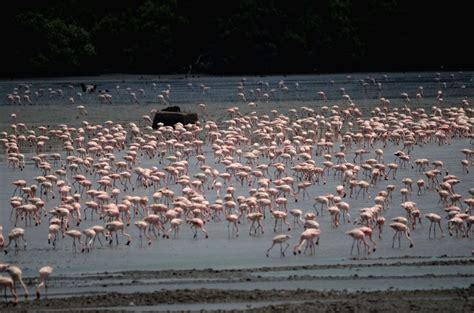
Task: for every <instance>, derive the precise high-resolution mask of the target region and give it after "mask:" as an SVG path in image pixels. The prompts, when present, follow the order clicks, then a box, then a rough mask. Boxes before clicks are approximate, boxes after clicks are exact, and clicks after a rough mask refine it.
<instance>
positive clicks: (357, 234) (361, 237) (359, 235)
mask: <svg viewBox="0 0 474 313" xmlns="http://www.w3.org/2000/svg"><path fill="white" fill-rule="evenodd" d="M346 234H347V235H349V236H351V237H352V238H353V239H354V241H353V242H352V248H351V255H352V252H353V250H354V245H356V243H357V254H360V247H359V246H360V243H361V242H362V243H363V244H364V246H365V247H366V248H367V249H370V245H369V243H368V242H367V240H366V239H365V234H364V232H363V231H362V230H361V229H359V228H354V229H352V230H350V231H348V232H346ZM369 253H370V252H369Z"/></svg>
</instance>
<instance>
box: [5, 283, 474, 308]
mask: <svg viewBox="0 0 474 313" xmlns="http://www.w3.org/2000/svg"><path fill="white" fill-rule="evenodd" d="M268 302H275V303H276V304H268ZM262 303H263V307H262V306H261V305H259V304H262ZM189 304H193V305H195V307H201V308H202V310H203V311H206V307H208V306H209V305H210V304H218V305H219V307H222V308H225V307H226V305H229V304H242V305H245V310H250V311H254V312H275V311H282V312H283V311H287V310H294V311H296V310H298V311H300V312H327V311H338V312H350V311H354V310H363V311H366V312H369V311H371V310H377V311H382V310H383V311H388V312H400V311H402V312H407V311H417V312H428V311H430V312H433V311H443V310H447V311H449V312H472V311H473V309H474V285H471V286H470V287H468V288H453V289H445V290H443V289H436V290H413V291H403V290H389V291H374V292H366V291H357V292H344V291H314V290H305V289H298V290H290V291H289V290H266V291H263V290H258V289H255V290H248V291H247V290H240V291H239V290H237V291H236V290H231V291H226V290H214V289H196V290H189V289H181V290H173V291H169V290H161V291H154V292H149V293H141V292H140V293H132V294H123V293H116V292H114V293H107V294H101V295H92V296H75V297H71V298H67V299H63V298H62V299H47V300H45V299H43V300H41V301H37V300H30V301H28V302H22V303H20V304H18V305H17V306H13V305H12V304H9V305H5V303H2V304H0V309H1V310H2V312H27V311H28V312H31V311H35V312H48V311H52V310H61V311H64V308H67V310H66V311H68V312H82V311H85V310H87V312H94V311H102V312H103V310H114V308H115V310H117V309H118V310H120V311H122V312H127V311H137V309H138V310H140V311H141V310H143V309H145V308H149V309H152V310H153V311H161V310H162V309H160V305H166V307H167V311H168V310H169V309H170V307H171V308H172V307H173V305H176V311H177V310H179V308H180V307H181V308H182V307H183V306H185V305H189ZM196 305H197V306H196ZM138 306H140V307H138Z"/></svg>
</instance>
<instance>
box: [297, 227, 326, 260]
mask: <svg viewBox="0 0 474 313" xmlns="http://www.w3.org/2000/svg"><path fill="white" fill-rule="evenodd" d="M320 235H321V231H320V230H319V229H316V228H308V229H306V230H305V231H303V232H302V233H301V235H300V241H299V242H298V243H297V244H296V245H295V246H294V247H293V254H294V255H296V253H301V247H302V246H303V244H305V243H306V246H305V249H304V253H306V250H307V249H308V248H309V249H310V253H311V254H314V250H315V245H318V244H319V236H320ZM314 240H316V242H314Z"/></svg>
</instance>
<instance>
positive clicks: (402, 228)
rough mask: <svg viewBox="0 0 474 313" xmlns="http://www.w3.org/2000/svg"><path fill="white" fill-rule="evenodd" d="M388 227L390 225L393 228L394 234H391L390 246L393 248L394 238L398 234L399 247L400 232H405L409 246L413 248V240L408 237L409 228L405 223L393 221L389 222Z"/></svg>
mask: <svg viewBox="0 0 474 313" xmlns="http://www.w3.org/2000/svg"><path fill="white" fill-rule="evenodd" d="M390 227H392V228H393V230H395V234H394V235H393V241H392V248H395V238H396V237H397V236H398V247H400V239H401V236H402V234H405V237H406V238H407V239H408V241H409V242H410V248H413V240H412V239H411V238H410V230H409V228H408V226H407V225H406V224H404V223H400V222H395V223H391V224H390Z"/></svg>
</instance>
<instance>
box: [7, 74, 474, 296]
mask: <svg viewBox="0 0 474 313" xmlns="http://www.w3.org/2000/svg"><path fill="white" fill-rule="evenodd" d="M450 74H451V73H441V74H440V76H439V77H438V76H437V75H436V73H391V74H387V78H385V77H384V76H383V74H382V73H372V74H350V75H351V79H347V78H346V75H317V76H271V77H247V78H246V81H245V84H244V88H245V91H246V94H247V101H246V102H242V101H239V100H238V97H237V92H238V89H237V85H238V83H239V82H241V81H242V80H241V77H194V78H193V77H188V78H184V77H163V78H157V77H143V78H142V79H140V78H139V77H131V76H124V77H93V78H67V79H54V80H53V79H48V80H31V81H0V93H2V94H6V93H11V92H13V88H15V87H18V86H19V85H20V84H23V83H27V84H31V87H30V90H31V92H32V93H33V94H34V92H35V91H38V90H39V89H41V88H42V89H44V90H45V91H44V92H45V95H43V96H42V97H40V98H37V99H36V98H35V97H34V96H33V97H32V99H33V102H35V105H31V106H30V105H23V106H17V105H7V104H6V102H5V105H0V131H3V130H8V131H10V130H11V129H10V127H9V125H10V124H11V123H12V119H11V117H10V114H11V113H13V112H15V113H16V114H17V122H23V123H25V124H27V125H28V126H29V127H32V126H38V125H49V126H50V127H53V126H56V125H58V124H63V123H64V124H67V125H69V126H75V127H77V126H80V125H81V122H82V120H87V121H89V122H90V123H103V122H104V121H106V120H112V121H114V122H116V123H123V124H127V123H130V122H133V123H136V124H139V123H141V122H142V115H144V114H150V110H152V109H157V108H158V109H160V108H162V107H163V105H161V104H157V100H156V99H157V98H156V95H157V94H158V93H159V92H160V91H161V90H163V89H166V88H168V87H167V84H170V85H171V96H170V100H169V102H170V104H172V105H180V106H181V107H182V109H184V110H185V111H198V112H199V113H200V116H201V118H202V119H203V120H206V119H212V120H215V121H218V122H219V124H220V125H224V123H223V121H224V120H225V119H227V118H228V117H229V116H228V114H227V111H226V110H227V109H228V108H230V107H233V106H239V108H240V111H241V112H242V113H248V112H251V111H256V112H257V114H259V115H260V114H268V115H271V112H270V110H278V111H279V112H281V113H284V114H286V113H287V112H288V110H289V109H296V110H299V108H300V107H302V106H307V107H311V108H315V109H318V108H319V107H321V106H323V105H328V106H331V105H340V106H344V105H347V104H345V103H344V102H343V100H342V99H341V90H340V88H345V90H346V92H347V93H348V94H350V96H351V98H352V99H353V100H354V102H355V103H356V104H357V105H358V106H359V107H361V108H362V109H363V111H364V113H365V114H369V112H370V110H372V109H373V108H374V107H375V106H376V105H379V101H378V100H377V99H378V98H379V97H381V96H383V97H386V98H388V99H390V100H391V103H392V105H393V106H401V105H403V104H404V100H403V99H402V98H401V97H400V93H401V92H407V93H408V94H409V95H410V97H411V101H410V102H409V103H408V105H409V106H410V107H412V108H419V107H423V108H426V109H429V108H430V107H431V106H432V105H437V106H441V107H445V106H451V105H459V104H460V101H461V100H462V99H463V98H464V97H466V96H467V97H472V96H473V94H474V84H473V82H472V74H473V73H472V72H464V73H452V74H453V75H454V77H452V76H451V75H450ZM369 77H371V78H374V79H375V82H376V83H378V82H380V83H381V89H379V88H378V87H377V85H373V84H372V83H369V84H368V85H367V91H365V89H364V87H363V86H362V84H361V82H360V79H364V80H366V81H370V80H368V78H369ZM280 80H284V81H285V83H286V85H287V86H288V89H289V90H288V92H286V93H285V92H283V91H278V90H277V91H276V92H275V93H274V95H272V96H271V97H270V99H269V100H268V102H267V101H264V100H259V99H256V98H253V97H252V95H251V94H250V92H249V90H250V89H253V90H255V89H256V88H261V89H262V90H264V89H265V88H266V87H265V85H264V84H259V81H263V82H268V83H269V86H270V87H269V89H272V88H275V89H277V88H278V82H279V81H280ZM80 81H85V82H95V83H97V84H98V89H109V91H110V93H111V94H112V95H113V104H107V105H106V104H100V103H99V102H98V100H97V99H96V96H95V95H84V96H83V97H84V104H83V105H84V106H86V108H87V111H88V115H87V116H78V114H77V110H76V108H75V107H76V105H80V104H82V103H81V102H80V100H79V99H77V95H76V93H77V92H78V91H79V86H78V82H80ZM331 81H334V82H333V83H332V82H331ZM296 82H298V83H299V89H298V90H296V86H295V83H296ZM153 83H156V84H157V88H156V91H155V90H154V88H153V85H152V84H153ZM188 83H192V85H193V89H191V87H189V86H188ZM443 83H446V88H444V84H443ZM70 84H72V86H73V87H74V89H73V88H69V87H68V85H70ZM201 84H204V85H206V86H209V87H211V88H210V89H209V92H208V93H206V94H203V92H202V91H201V89H200V87H199V85H201ZM117 85H120V91H119V92H117V91H116V90H117V89H116V86H117ZM419 86H423V90H424V95H425V98H424V99H422V100H416V99H415V94H416V93H417V92H419V89H418V87H419ZM48 88H52V89H54V90H57V89H58V88H61V89H62V90H63V91H64V94H65V96H64V98H59V97H52V98H50V97H49V96H48V95H47V89H48ZM126 88H131V89H130V91H135V92H136V93H137V94H138V95H139V91H138V89H139V88H143V89H144V91H145V94H144V96H140V95H139V96H138V99H139V101H140V102H141V104H131V103H130V99H129V97H128V95H127V91H126ZM319 90H323V91H325V92H326V94H327V96H328V99H329V101H328V102H327V103H325V102H324V101H322V100H320V99H319V97H317V95H316V92H317V91H319ZM438 90H442V91H443V93H444V95H445V96H444V102H443V103H440V102H437V101H436V99H435V95H436V94H437V91H438ZM70 96H74V97H75V98H76V103H75V104H74V105H73V104H69V103H68V100H67V98H68V97H70ZM5 101H6V100H5ZM249 101H255V102H256V103H257V106H256V107H249V106H248V105H247V103H248V102H249ZM198 103H204V104H206V110H205V111H200V109H199V107H198V106H197V104H198ZM58 147H59V146H53V147H51V149H50V148H49V147H46V151H45V153H49V152H51V151H57V149H58ZM379 147H380V146H377V147H374V150H375V148H379ZM400 148H401V147H398V146H389V147H387V148H386V149H385V160H386V161H385V162H392V161H393V153H394V152H395V151H396V150H399V149H400ZM463 148H470V149H473V145H472V143H471V142H470V141H469V140H467V139H461V140H459V139H456V140H453V142H452V143H451V145H449V146H443V147H440V146H438V145H437V144H435V143H432V144H428V145H425V146H422V147H419V146H417V147H415V149H414V151H413V152H412V153H411V158H412V160H415V159H417V158H421V157H426V158H429V159H430V160H435V159H436V160H442V161H443V162H444V164H445V167H446V169H447V170H449V173H450V174H454V175H457V176H458V177H459V178H460V180H461V184H459V185H457V186H456V187H455V190H456V192H458V193H460V194H462V195H463V196H464V197H468V196H469V194H468V193H467V191H468V190H469V188H471V187H473V186H474V177H473V174H472V172H471V173H470V174H464V173H463V172H462V168H461V165H460V161H461V160H462V158H463V155H462V154H461V153H460V152H459V151H460V150H461V149H463ZM353 150H355V149H353ZM0 151H1V152H2V154H1V155H0V157H1V162H0V177H1V179H0V203H1V210H0V224H3V226H4V234H6V233H8V231H9V230H10V229H11V228H13V222H12V221H10V219H9V215H10V206H9V201H8V200H9V198H10V197H11V195H12V193H13V189H14V188H13V186H12V185H11V182H12V181H13V180H16V179H25V180H27V182H28V183H29V184H32V183H33V182H34V181H33V178H34V177H35V176H37V175H40V172H39V171H38V170H35V169H34V168H33V165H32V163H31V161H28V160H29V159H30V157H31V156H32V155H33V153H32V151H31V150H30V149H29V148H28V147H25V148H23V149H22V152H23V153H24V154H25V156H26V160H27V166H26V169H25V170H23V171H19V170H13V169H11V168H7V164H6V162H5V158H4V156H5V155H4V151H3V150H0ZM205 155H206V156H207V159H208V160H211V158H212V154H211V149H210V147H209V146H207V147H206V148H205ZM353 157H354V154H353V152H352V153H350V154H349V155H348V158H347V159H348V161H352V158H353ZM374 157H375V154H374V153H373V151H372V153H371V154H369V155H367V156H366V157H365V159H368V158H374ZM314 159H315V160H316V162H317V163H319V164H320V163H321V162H322V157H321V156H318V157H314ZM194 163H195V160H194V158H192V159H191V160H190V165H191V166H190V174H189V175H190V176H192V175H193V174H195V173H196V172H197V171H198V169H197V168H196V167H195V166H192V165H193V164H194ZM212 165H213V166H216V167H217V168H218V169H219V170H223V167H222V166H221V165H214V164H212ZM140 166H142V167H151V166H158V167H160V166H161V167H162V166H164V165H163V164H159V163H158V162H157V160H146V159H144V158H142V159H141V163H140ZM397 176H398V179H397V180H388V181H382V182H381V184H380V185H378V186H377V188H376V190H373V189H371V191H370V194H371V196H373V195H374V194H376V191H378V190H382V189H384V188H385V186H386V185H387V184H395V185H397V187H398V188H397V191H396V192H395V193H394V199H393V201H392V204H391V207H390V209H388V210H387V211H385V212H384V216H385V217H386V219H387V221H389V219H390V218H392V217H395V216H400V215H402V216H404V215H405V212H404V211H403V210H402V209H401V208H400V206H399V204H400V203H401V202H402V201H401V196H400V193H399V192H398V190H399V188H400V185H401V179H402V178H404V177H410V178H412V179H413V181H416V180H417V179H419V178H424V176H423V175H422V174H421V173H418V172H417V171H415V170H412V169H410V168H409V169H399V172H398V175H397ZM339 183H340V182H339V181H337V180H334V179H333V177H330V178H329V179H328V182H327V184H325V185H323V184H321V185H316V186H312V187H311V188H310V189H309V190H308V191H309V193H310V195H311V197H310V198H309V199H308V198H306V199H305V200H303V199H302V198H301V196H300V199H299V201H298V202H297V203H295V202H293V200H291V199H290V200H289V202H288V208H289V209H293V208H300V209H302V210H303V211H305V212H307V211H314V209H313V207H312V205H313V200H312V199H313V197H315V196H318V195H324V194H326V193H335V186H336V185H338V184H339ZM235 187H236V189H237V192H236V196H239V195H247V188H246V187H245V186H244V187H240V186H238V185H237V184H236V186H235ZM170 188H171V189H173V190H175V192H176V194H177V195H178V194H180V192H178V188H177V186H170ZM414 188H415V189H416V186H414ZM152 193H153V190H143V189H140V190H136V191H135V192H134V195H148V196H149V198H150V199H151V195H152ZM207 199H208V200H209V201H210V202H211V203H212V202H213V201H214V200H215V199H216V195H215V192H214V191H210V192H209V193H208V195H207ZM411 200H413V201H415V202H416V203H417V204H418V206H419V207H420V209H421V211H422V213H427V212H434V213H438V214H440V215H441V216H444V215H445V213H444V211H443V210H442V208H441V206H440V205H438V196H437V195H436V193H435V192H433V191H429V192H427V193H426V194H424V195H422V196H417V195H416V191H414V194H413V195H412V196H411ZM345 201H347V202H349V203H350V205H351V214H352V216H357V209H360V208H363V207H366V206H368V205H372V203H373V201H372V199H362V197H359V199H347V198H346V199H345ZM57 203H58V200H54V201H50V202H49V203H48V204H47V208H48V209H49V208H52V207H54V205H55V204H57ZM289 221H291V218H289ZM318 221H319V223H320V225H321V240H320V245H319V246H317V248H316V253H315V255H297V256H293V255H292V254H291V247H290V248H289V249H288V251H287V256H286V257H284V258H282V257H280V256H279V251H278V250H279V247H278V246H276V247H275V248H274V249H273V250H272V251H271V252H270V257H268V258H267V257H265V251H266V249H268V248H269V246H270V245H271V240H272V238H273V236H274V235H275V233H274V232H273V226H272V220H271V219H270V218H267V219H266V221H265V230H266V231H265V233H264V234H263V235H261V236H258V237H254V236H249V234H248V227H249V225H248V223H247V222H245V223H244V224H242V225H240V228H241V231H240V237H239V238H229V237H228V232H227V224H226V223H225V222H219V223H217V222H210V223H207V224H206V227H207V229H208V231H209V239H204V238H203V236H202V235H201V234H200V235H199V237H198V239H193V237H192V233H191V230H190V229H189V228H188V227H187V225H183V227H182V228H181V233H180V236H179V238H178V239H170V240H165V239H161V238H160V239H158V240H155V241H154V242H153V244H152V245H151V246H147V245H146V244H145V243H144V244H143V245H141V244H140V242H139V239H138V231H137V229H136V228H135V227H134V226H131V227H130V228H129V231H130V233H131V235H132V244H131V246H130V247H127V246H124V245H123V243H124V242H125V239H122V242H121V245H119V246H116V245H115V244H113V245H112V246H110V247H109V246H106V247H101V246H100V245H98V246H97V247H96V248H95V249H94V250H93V251H92V252H91V253H80V252H77V253H75V252H74V251H72V247H71V240H70V238H65V239H61V240H59V241H58V244H57V248H56V249H52V247H51V246H49V245H48V243H47V225H46V224H47V223H46V221H45V220H44V219H43V224H42V225H40V226H38V227H34V226H28V227H26V238H27V240H28V247H27V250H26V251H24V250H23V249H19V250H18V251H16V252H15V251H14V250H10V253H9V254H8V255H6V256H5V255H1V256H0V262H9V263H16V264H18V265H19V266H20V267H21V268H22V270H23V272H24V275H25V276H26V277H34V276H36V275H37V274H36V273H37V270H38V268H39V267H41V266H43V265H46V264H51V265H52V266H53V267H54V275H57V276H61V275H78V274H81V273H94V272H106V271H107V272H120V271H130V270H164V269H192V268H196V269H205V268H215V269H227V268H258V267H262V266H270V267H278V266H287V265H310V264H351V263H355V262H365V261H364V260H362V261H354V260H352V258H351V256H350V254H349V252H350V248H351V244H352V239H351V238H350V237H348V236H347V235H345V231H347V230H350V229H352V228H353V227H354V226H353V225H352V224H342V225H341V226H340V227H339V228H337V229H334V228H332V227H331V226H330V225H329V216H328V214H327V213H326V214H325V215H324V216H323V217H319V218H318ZM96 224H102V221H100V220H98V219H95V220H94V221H90V220H87V221H84V222H83V223H82V224H81V226H80V229H85V228H87V227H89V226H92V225H96ZM18 226H20V227H24V225H23V222H20V223H19V224H18ZM428 226H429V224H428V223H427V221H426V220H423V225H421V226H418V227H417V229H415V230H414V231H413V232H412V237H413V240H414V242H415V247H414V248H412V249H410V248H409V247H408V243H407V242H406V241H405V240H402V243H401V248H395V249H394V248H392V234H393V232H392V230H391V229H390V228H389V227H387V225H386V227H385V229H384V237H383V240H381V241H377V251H376V252H374V253H372V254H370V255H368V256H364V258H368V259H369V260H370V259H377V258H382V259H385V258H399V257H405V256H409V257H413V259H414V260H416V258H417V257H436V256H442V255H445V256H448V257H462V258H466V257H469V256H470V255H471V250H472V249H473V248H474V241H473V239H472V238H455V237H450V236H446V237H444V238H442V239H440V238H437V239H428ZM301 231H302V229H301V228H298V227H297V228H294V229H292V230H291V231H288V233H289V234H291V235H292V237H293V238H292V239H291V240H290V244H291V246H293V245H294V244H295V243H296V242H297V239H298V236H299V234H300V232H301ZM456 269H457V268H456ZM382 271H383V270H382ZM453 271H454V268H453ZM459 271H460V273H464V274H466V272H469V268H468V267H464V268H462V269H459ZM448 272H450V273H452V272H451V271H448ZM471 273H472V272H471ZM335 274H336V273H329V272H327V273H326V275H329V276H332V275H335ZM413 274H414V273H413ZM301 275H306V274H302V273H301ZM318 275H323V274H318ZM374 275H375V274H374ZM408 276H409V275H408ZM403 279H404V278H403ZM403 279H395V280H394V283H393V287H395V288H398V287H400V286H401V285H402V280H403ZM426 279H427V280H426V281H424V282H423V283H420V284H419V285H418V284H416V283H415V280H413V282H412V281H410V283H413V286H421V287H426V288H428V287H429V286H432V287H433V288H438V287H443V286H448V285H449V286H452V287H457V286H458V287H463V286H466V285H468V282H469V280H470V281H472V277H468V278H459V279H457V278H446V279H437V280H436V283H435V284H432V285H431V281H430V280H429V278H426ZM399 281H400V283H398V282H399ZM301 283H302V284H301V285H299V284H298V286H296V285H294V288H298V287H301V288H303V287H305V288H306V287H308V288H311V286H313V287H312V288H319V287H318V285H312V284H313V283H314V282H311V283H310V282H308V284H304V283H303V282H301ZM326 283H327V282H326ZM286 284H288V285H284V286H283V285H280V283H277V284H275V283H272V284H271V285H269V286H266V285H265V283H262V284H260V285H258V286H257V287H255V285H254V287H253V288H262V289H263V288H276V287H281V288H291V284H294V283H293V282H288V283H286ZM338 284H339V285H338ZM369 284H370V282H368V283H367V286H369ZM211 285H212V287H213V288H217V287H218V286H217V285H214V284H211ZM164 286H165V287H166V288H171V289H173V288H178V287H179V288H181V287H180V286H181V285H173V284H169V285H164ZM239 286H240V287H239V288H251V283H249V284H248V287H247V286H246V285H245V283H241V285H239ZM325 286H328V287H325V288H335V289H339V288H341V283H340V280H334V283H331V284H328V285H325ZM210 287H211V286H210ZM228 287H229V286H227V285H222V287H221V288H228ZM149 288H151V289H149ZM153 288H154V287H149V286H148V287H147V286H144V287H143V288H142V289H143V290H153ZM347 288H352V287H351V286H347ZM353 288H357V286H356V285H354V287H353ZM367 288H369V287H367ZM376 288H382V287H381V286H377V287H376ZM376 288H375V289H376ZM387 288H388V287H387ZM99 289H100V288H99ZM142 289H140V290H142ZM369 289H370V288H369ZM89 291H93V290H90V289H89ZM121 291H125V290H121Z"/></svg>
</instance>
